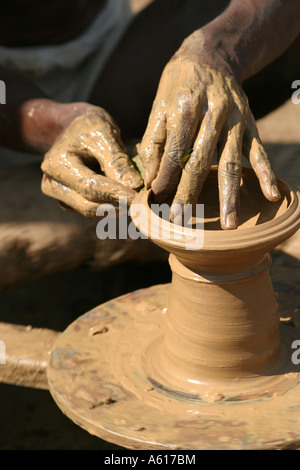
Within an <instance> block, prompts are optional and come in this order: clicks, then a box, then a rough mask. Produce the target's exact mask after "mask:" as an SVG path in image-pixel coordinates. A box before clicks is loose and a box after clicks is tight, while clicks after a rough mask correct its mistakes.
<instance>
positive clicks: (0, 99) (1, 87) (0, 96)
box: [0, 80, 6, 104]
mask: <svg viewBox="0 0 300 470" xmlns="http://www.w3.org/2000/svg"><path fill="white" fill-rule="evenodd" d="M0 104H6V85H5V82H4V81H3V80H0Z"/></svg>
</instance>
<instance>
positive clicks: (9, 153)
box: [0, 0, 134, 166]
mask: <svg viewBox="0 0 300 470" xmlns="http://www.w3.org/2000/svg"><path fill="white" fill-rule="evenodd" d="M133 16H134V15H133V13H132V11H131V8H130V2H129V0H108V2H107V4H106V6H105V8H104V9H103V10H102V11H101V12H100V13H99V15H98V16H97V17H96V18H95V20H94V21H93V23H92V24H91V26H90V27H89V28H88V29H87V31H85V32H84V33H83V34H82V35H81V36H79V37H77V38H76V39H73V40H72V41H69V42H66V43H63V44H58V45H54V46H43V47H26V48H25V47H24V48H13V47H11V48H8V47H2V46H0V63H1V64H2V65H4V66H6V67H8V68H10V69H13V70H15V71H17V72H19V73H20V74H22V75H23V76H26V77H27V78H29V79H30V80H31V82H32V83H34V84H35V85H36V86H37V87H38V88H39V89H40V90H42V91H43V92H44V93H45V94H46V95H47V96H48V97H49V98H50V99H53V100H55V101H58V102H61V103H71V102H74V101H85V102H88V100H89V96H90V93H91V91H92V89H93V87H94V84H95V82H96V80H97V77H98V76H99V74H100V73H101V71H102V70H103V67H104V65H105V63H106V61H107V60H108V58H109V57H110V55H111V54H112V52H113V50H114V49H115V47H116V46H117V44H118V43H119V41H120V40H121V38H122V35H123V34H124V32H125V31H126V29H127V28H128V25H129V23H130V22H131V20H132V18H133ZM37 159H38V160H40V157H37V156H31V155H28V154H27V156H26V154H23V153H20V152H16V151H13V150H9V149H6V148H1V147H0V162H1V166H3V164H4V165H5V166H6V165H9V166H10V165H11V164H16V163H19V164H25V163H28V162H31V161H37Z"/></svg>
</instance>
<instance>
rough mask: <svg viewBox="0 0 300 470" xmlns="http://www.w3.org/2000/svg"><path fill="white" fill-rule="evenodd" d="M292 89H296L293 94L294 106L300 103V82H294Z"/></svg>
mask: <svg viewBox="0 0 300 470" xmlns="http://www.w3.org/2000/svg"><path fill="white" fill-rule="evenodd" d="M292 88H293V89H295V91H294V93H293V94H292V102H293V103H294V104H299V103H300V80H294V81H293V83H292Z"/></svg>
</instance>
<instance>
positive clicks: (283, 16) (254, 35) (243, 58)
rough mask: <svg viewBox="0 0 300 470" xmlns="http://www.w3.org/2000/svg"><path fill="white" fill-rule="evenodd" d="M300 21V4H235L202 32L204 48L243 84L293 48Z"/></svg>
mask: <svg viewBox="0 0 300 470" xmlns="http://www.w3.org/2000/svg"><path fill="white" fill-rule="evenodd" d="M299 17H300V1H299V0H243V1H241V0H232V2H231V3H230V5H229V7H228V8H227V9H226V10H225V11H224V12H223V13H222V14H221V15H220V16H219V17H217V18H216V19H215V20H214V21H212V22H211V23H209V24H208V25H207V26H205V27H204V28H202V30H201V31H202V33H203V34H204V40H205V45H206V46H207V47H208V48H209V49H210V50H211V51H214V56H216V57H219V60H220V62H221V63H222V62H223V60H224V62H225V63H226V64H229V66H230V68H231V71H232V73H233V74H234V76H235V78H236V79H237V80H238V82H240V83H241V82H243V81H244V80H245V79H247V78H249V77H251V76H252V75H254V74H255V73H257V72H259V71H260V70H261V69H263V68H264V67H265V66H267V65H268V64H269V63H271V62H272V61H273V60H275V59H276V58H277V57H279V56H280V55H281V54H282V53H283V52H284V51H285V50H286V49H287V48H288V47H289V46H290V44H291V43H292V42H293V41H294V40H295V39H296V37H297V36H298V34H299V33H300V22H299ZM217 60H218V59H217Z"/></svg>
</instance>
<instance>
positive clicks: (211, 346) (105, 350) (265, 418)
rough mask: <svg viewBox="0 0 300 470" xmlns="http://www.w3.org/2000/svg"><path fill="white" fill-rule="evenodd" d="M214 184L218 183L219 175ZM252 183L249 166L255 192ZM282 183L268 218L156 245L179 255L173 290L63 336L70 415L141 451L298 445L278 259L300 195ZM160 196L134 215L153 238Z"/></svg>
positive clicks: (111, 309) (56, 391) (55, 365)
mask: <svg viewBox="0 0 300 470" xmlns="http://www.w3.org/2000/svg"><path fill="white" fill-rule="evenodd" d="M210 178H211V180H210ZM210 178H208V185H210V184H212V185H214V184H215V180H216V178H217V170H213V171H212V173H211V175H210ZM252 178H253V172H252V171H251V170H249V171H248V170H245V171H244V179H245V181H246V180H247V183H246V186H247V184H250V185H251V181H252ZM253 181H254V180H253ZM280 185H281V186H280V188H281V191H282V194H283V196H282V198H281V202H279V203H278V207H277V210H276V213H275V214H273V215H270V214H269V215H268V209H266V208H265V207H261V206H257V207H256V211H257V212H259V213H260V214H261V217H262V218H261V219H260V221H262V220H263V222H261V223H259V219H258V218H257V216H251V222H249V221H248V222H249V223H248V224H247V222H246V221H245V226H244V227H242V226H241V227H240V228H239V229H238V230H235V231H226V232H224V231H223V230H222V229H221V228H220V227H219V228H215V229H212V230H205V231H204V232H205V237H204V243H203V246H202V247H201V248H195V249H194V250H193V249H189V250H187V249H186V248H185V244H184V241H180V240H175V239H172V238H171V239H168V240H166V239H158V240H153V241H154V242H155V243H157V244H158V245H160V246H162V247H163V248H165V249H166V250H167V251H169V252H170V253H171V255H170V266H171V269H172V272H173V278H172V283H171V285H165V286H154V287H152V288H149V289H145V290H141V291H137V292H133V293H131V294H127V295H126V296H123V297H120V298H117V299H114V300H112V301H110V302H108V303H106V304H104V305H102V306H99V307H97V308H96V309H94V310H92V311H91V312H88V313H87V314H85V315H83V316H82V317H80V318H79V319H78V320H77V321H76V322H74V323H73V324H72V325H70V327H69V328H68V329H67V330H66V331H65V332H64V333H63V334H62V335H61V336H60V338H59V339H58V341H57V342H56V343H55V345H54V349H53V351H52V354H51V359H50V363H49V368H48V380H49V388H50V391H51V393H52V395H53V397H54V399H55V400H56V402H57V403H58V405H59V406H60V407H61V408H62V409H63V411H64V412H65V413H66V414H67V415H68V416H69V417H70V418H71V419H73V420H74V421H76V422H77V423H78V424H80V425H81V426H83V427H84V428H85V429H87V430H88V431H89V432H91V433H93V434H96V435H98V436H99V437H102V438H104V439H107V440H109V441H112V442H115V443H118V444H120V445H123V446H125V447H128V448H132V449H161V448H167V449H187V450H188V449H255V448H258V449H261V448H265V449H266V448H274V446H275V447H276V448H282V447H285V446H289V447H291V446H293V445H294V443H299V441H300V434H299V424H300V423H299V413H298V414H297V412H296V411H299V409H300V401H299V397H300V393H299V387H300V369H299V364H298V365H297V364H294V363H293V362H292V361H291V350H292V349H291V348H292V344H293V342H294V341H295V340H297V339H299V338H300V332H299V330H298V329H297V328H294V327H291V326H288V325H282V324H281V323H280V317H279V311H278V305H277V302H276V299H275V294H274V291H273V287H272V283H271V281H270V277H269V272H268V268H269V263H270V257H269V254H268V252H269V250H270V249H271V248H272V247H274V246H276V245H277V244H278V243H280V242H282V241H283V240H285V239H286V238H288V237H289V236H291V235H292V234H293V233H294V232H295V231H296V230H297V228H299V223H300V197H299V192H297V191H295V190H292V189H291V188H289V187H288V186H287V185H286V184H285V183H283V182H281V183H280ZM207 192H208V193H209V192H210V190H209V188H207ZM246 199H247V198H246ZM246 199H245V202H246ZM150 201H151V191H146V190H145V191H142V192H140V193H139V195H138V196H137V198H136V202H137V203H140V204H142V205H143V206H144V207H146V208H147V213H145V214H143V216H142V217H139V218H138V217H136V218H133V220H134V222H135V223H136V225H137V227H138V228H139V229H140V230H141V231H143V230H144V231H145V233H146V227H147V230H148V228H149V225H148V224H147V223H146V221H147V220H146V219H148V217H150V216H151V215H152V211H151V207H150ZM270 204H271V203H270ZM250 206H251V204H250ZM210 209H211V210H212V209H213V207H212V205H211V206H210ZM253 210H254V209H253ZM250 213H251V211H250ZM152 222H153V223H154V224H155V223H157V224H158V225H159V224H161V222H162V219H161V218H160V217H157V218H154V219H152ZM215 222H216V221H215ZM215 227H217V225H216V226H215ZM210 228H212V226H210ZM169 230H170V232H172V230H174V224H171V223H169ZM191 230H193V229H191Z"/></svg>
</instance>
